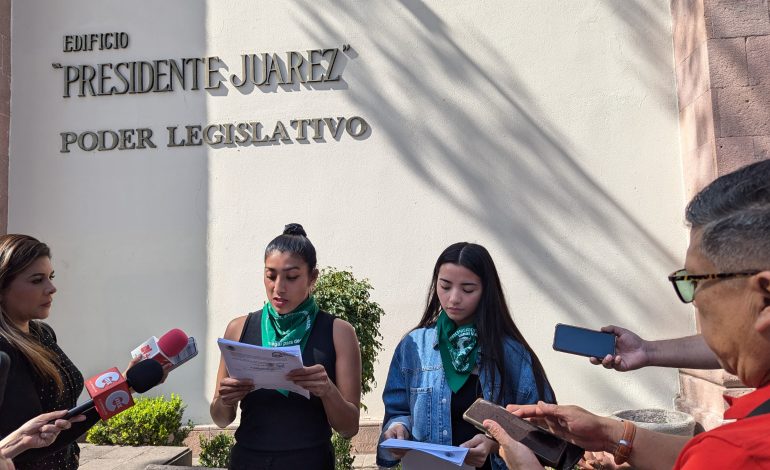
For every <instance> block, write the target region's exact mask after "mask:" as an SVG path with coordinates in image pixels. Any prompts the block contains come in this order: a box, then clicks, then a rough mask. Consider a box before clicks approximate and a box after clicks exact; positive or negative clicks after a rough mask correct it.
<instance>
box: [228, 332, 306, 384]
mask: <svg viewBox="0 0 770 470" xmlns="http://www.w3.org/2000/svg"><path fill="white" fill-rule="evenodd" d="M217 344H218V345H219V350H220V351H222V357H223V358H224V360H225V365H226V366H227V373H228V374H229V375H230V377H232V378H234V379H250V380H251V381H252V382H254V389H255V390H256V389H258V388H269V389H273V390H278V389H283V390H289V391H290V392H295V393H298V394H300V395H302V396H303V397H305V398H310V392H308V391H307V390H305V389H304V388H302V387H300V386H299V385H296V384H295V383H294V382H292V381H291V380H288V379H287V378H286V374H287V373H289V371H291V370H294V369H299V368H301V367H303V365H302V351H301V350H300V348H299V346H285V347H280V348H265V347H261V346H254V345H253V344H246V343H239V342H237V341H230V340H228V339H222V338H219V339H218V340H217Z"/></svg>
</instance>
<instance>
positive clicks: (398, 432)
mask: <svg viewBox="0 0 770 470" xmlns="http://www.w3.org/2000/svg"><path fill="white" fill-rule="evenodd" d="M382 438H383V440H385V439H403V440H408V439H409V431H407V430H406V426H404V425H403V424H400V423H399V424H394V425H393V426H391V427H390V428H388V430H387V431H385V432H384V433H382ZM388 450H389V451H390V453H391V454H393V456H394V457H395V458H396V459H397V460H401V459H403V458H404V456H405V455H406V453H407V452H409V451H408V450H407V449H388Z"/></svg>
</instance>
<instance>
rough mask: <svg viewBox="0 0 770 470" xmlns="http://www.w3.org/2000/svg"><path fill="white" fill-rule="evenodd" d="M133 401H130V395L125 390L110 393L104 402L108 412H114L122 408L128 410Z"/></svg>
mask: <svg viewBox="0 0 770 470" xmlns="http://www.w3.org/2000/svg"><path fill="white" fill-rule="evenodd" d="M132 401H133V400H131V395H129V394H128V393H126V391H125V390H118V391H117V392H112V393H110V395H109V396H108V397H107V399H106V400H105V406H106V407H107V409H108V410H109V411H110V412H113V411H116V410H122V409H123V408H128V407H129V406H130V405H129V403H131V402H132Z"/></svg>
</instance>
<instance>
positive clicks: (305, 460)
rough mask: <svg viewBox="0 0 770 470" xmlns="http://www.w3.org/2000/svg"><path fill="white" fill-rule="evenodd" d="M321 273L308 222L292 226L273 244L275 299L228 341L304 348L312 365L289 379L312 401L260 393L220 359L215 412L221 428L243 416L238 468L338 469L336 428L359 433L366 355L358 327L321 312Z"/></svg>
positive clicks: (270, 285) (269, 256)
mask: <svg viewBox="0 0 770 470" xmlns="http://www.w3.org/2000/svg"><path fill="white" fill-rule="evenodd" d="M317 277H318V269H317V268H316V254H315V248H314V247H313V245H312V243H310V240H308V239H307V235H306V234H305V231H304V230H303V229H302V226H300V225H298V224H290V225H287V226H286V229H285V230H284V232H283V234H282V235H279V236H278V237H276V238H275V239H274V240H273V241H271V242H270V243H269V244H268V246H267V248H266V249H265V277H264V281H265V290H266V293H267V300H268V301H267V302H266V303H265V305H264V307H263V308H262V309H260V310H257V311H256V312H252V313H250V314H248V315H244V316H241V317H238V318H236V319H234V320H232V321H231V322H230V324H229V325H228V326H227V329H226V331H225V335H224V337H225V338H226V339H230V340H234V341H240V342H243V343H249V344H255V345H257V346H288V345H299V346H300V347H301V349H302V363H303V364H304V365H305V367H303V368H301V369H297V370H294V371H290V372H289V373H288V375H287V376H288V378H289V379H290V380H292V381H293V382H294V383H296V384H297V385H299V386H301V387H303V388H305V389H306V390H308V391H309V392H310V399H306V398H304V397H303V396H301V395H299V394H296V393H292V392H287V391H285V390H269V389H259V390H252V383H251V382H250V381H246V380H238V379H234V378H232V377H229V376H228V374H227V369H226V368H225V366H224V361H222V360H221V359H220V363H219V372H218V374H217V384H216V389H215V391H214V400H213V401H212V403H211V409H210V411H211V417H212V419H213V420H214V422H215V423H216V424H217V425H218V426H219V427H222V428H224V427H226V426H228V425H229V424H230V423H232V422H233V421H234V420H235V415H236V408H237V407H238V404H239V403H240V409H241V421H240V425H239V426H238V429H237V430H236V432H235V440H236V444H235V446H234V447H233V451H232V453H231V455H230V459H231V460H230V469H232V470H240V469H255V470H263V469H264V470H268V469H269V470H282V469H291V470H295V469H300V468H301V469H308V470H333V469H334V451H333V450H332V446H331V435H332V429H334V430H335V431H337V432H338V433H340V434H341V435H343V436H346V437H352V436H353V435H355V434H356V433H357V432H358V419H359V405H360V402H361V353H360V350H359V347H358V339H357V338H356V333H355V330H354V329H353V327H352V326H351V325H350V324H349V323H347V322H345V321H343V320H340V319H335V318H334V317H333V316H332V315H329V314H328V313H326V312H324V311H321V310H319V309H318V307H317V305H316V304H315V299H314V298H313V296H312V289H313V286H314V284H315V281H316V279H317Z"/></svg>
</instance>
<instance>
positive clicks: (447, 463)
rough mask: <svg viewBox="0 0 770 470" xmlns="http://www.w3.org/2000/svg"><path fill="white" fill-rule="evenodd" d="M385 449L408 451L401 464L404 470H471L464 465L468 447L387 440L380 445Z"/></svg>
mask: <svg viewBox="0 0 770 470" xmlns="http://www.w3.org/2000/svg"><path fill="white" fill-rule="evenodd" d="M380 447H382V448H383V449H408V450H409V451H410V452H407V453H406V455H405V456H404V458H403V459H401V464H402V466H403V468H404V470H417V469H420V470H440V469H455V468H457V467H460V468H463V469H465V468H471V467H469V466H467V465H463V461H464V460H465V456H466V455H468V448H467V447H455V446H445V445H441V444H431V443H429V442H417V441H407V440H404V439H386V440H384V441H382V442H381V443H380Z"/></svg>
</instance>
